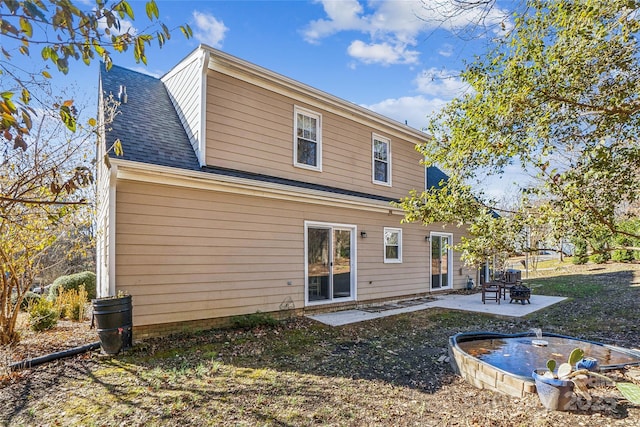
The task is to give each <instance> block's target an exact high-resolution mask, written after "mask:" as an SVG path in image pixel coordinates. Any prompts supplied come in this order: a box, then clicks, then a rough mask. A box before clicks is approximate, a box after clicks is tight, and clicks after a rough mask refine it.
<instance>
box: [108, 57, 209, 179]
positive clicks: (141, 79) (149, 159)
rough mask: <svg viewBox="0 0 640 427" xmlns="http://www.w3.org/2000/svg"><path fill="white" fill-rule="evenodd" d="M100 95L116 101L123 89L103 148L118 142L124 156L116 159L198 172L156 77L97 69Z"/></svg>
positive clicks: (117, 68)
mask: <svg viewBox="0 0 640 427" xmlns="http://www.w3.org/2000/svg"><path fill="white" fill-rule="evenodd" d="M100 79H101V81H102V90H103V92H104V96H105V97H106V96H109V94H113V96H114V97H115V98H116V99H117V97H118V93H119V91H120V85H124V86H125V87H126V92H127V103H126V104H125V103H122V104H121V105H120V106H119V110H120V114H118V115H117V116H116V117H115V119H114V121H113V123H112V124H111V125H110V126H108V127H111V130H108V131H107V133H106V136H107V146H110V145H111V144H112V143H113V142H114V141H115V140H116V139H120V141H121V143H122V150H123V152H124V154H123V155H122V156H120V157H118V158H120V159H124V160H132V161H135V162H142V163H151V164H155V165H161V166H171V167H175V168H181V169H189V170H199V169H200V165H199V163H198V159H197V158H196V154H195V152H194V151H193V148H192V147H191V143H190V142H189V138H188V137H187V134H186V132H185V131H184V128H183V127H182V123H181V122H180V119H179V118H178V113H177V112H176V110H175V108H174V107H173V104H172V103H171V99H170V98H169V94H168V93H167V90H166V89H165V87H164V84H163V83H162V82H161V81H160V80H159V79H157V78H155V77H152V76H148V75H146V74H142V73H138V72H136V71H132V70H128V69H126V68H122V67H118V66H117V65H114V66H113V67H111V69H110V70H109V71H107V70H106V69H105V66H104V64H102V65H101V67H100ZM110 154H111V156H112V157H113V156H114V155H113V153H110Z"/></svg>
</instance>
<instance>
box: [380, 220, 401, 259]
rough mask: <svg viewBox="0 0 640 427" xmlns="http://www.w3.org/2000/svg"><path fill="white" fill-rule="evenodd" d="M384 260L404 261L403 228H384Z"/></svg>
mask: <svg viewBox="0 0 640 427" xmlns="http://www.w3.org/2000/svg"><path fill="white" fill-rule="evenodd" d="M384 262H385V263H391V262H397V263H400V262H402V229H401V228H388V227H385V228H384Z"/></svg>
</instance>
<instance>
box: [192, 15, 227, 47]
mask: <svg viewBox="0 0 640 427" xmlns="http://www.w3.org/2000/svg"><path fill="white" fill-rule="evenodd" d="M193 19H194V27H195V28H194V29H193V37H194V38H195V39H196V40H198V41H199V42H201V43H204V44H206V45H209V46H211V47H215V48H218V49H219V48H221V47H222V40H224V37H225V33H226V32H227V31H228V30H229V28H227V27H226V26H225V25H224V22H222V21H219V20H218V19H216V17H214V16H213V15H210V14H208V13H203V12H198V11H197V10H194V11H193Z"/></svg>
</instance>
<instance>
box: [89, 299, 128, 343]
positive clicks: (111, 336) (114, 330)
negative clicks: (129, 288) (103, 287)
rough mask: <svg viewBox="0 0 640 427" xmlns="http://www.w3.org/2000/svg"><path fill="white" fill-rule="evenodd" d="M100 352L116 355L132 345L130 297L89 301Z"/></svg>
mask: <svg viewBox="0 0 640 427" xmlns="http://www.w3.org/2000/svg"><path fill="white" fill-rule="evenodd" d="M91 302H92V304H93V318H94V319H95V322H96V328H97V329H98V337H99V338H100V345H101V346H102V351H104V352H105V353H107V354H118V353H119V352H120V350H126V349H128V348H131V346H132V345H133V335H132V328H133V307H132V305H131V295H126V296H123V297H114V298H99V299H94V300H92V301H91Z"/></svg>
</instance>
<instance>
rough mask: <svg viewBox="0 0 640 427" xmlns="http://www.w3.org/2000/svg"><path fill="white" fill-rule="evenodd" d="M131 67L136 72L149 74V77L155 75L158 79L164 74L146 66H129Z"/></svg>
mask: <svg viewBox="0 0 640 427" xmlns="http://www.w3.org/2000/svg"><path fill="white" fill-rule="evenodd" d="M131 69H132V70H133V71H137V72H138V73H142V74H146V75H148V76H151V77H155V78H156V79H159V78H160V77H162V75H163V74H164V73H163V72H160V71H157V70H155V71H153V70H150V69H148V68H146V67H140V66H135V67H131Z"/></svg>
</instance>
